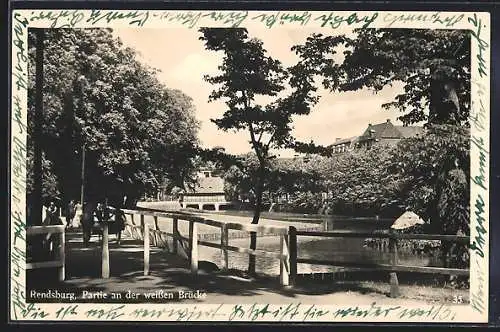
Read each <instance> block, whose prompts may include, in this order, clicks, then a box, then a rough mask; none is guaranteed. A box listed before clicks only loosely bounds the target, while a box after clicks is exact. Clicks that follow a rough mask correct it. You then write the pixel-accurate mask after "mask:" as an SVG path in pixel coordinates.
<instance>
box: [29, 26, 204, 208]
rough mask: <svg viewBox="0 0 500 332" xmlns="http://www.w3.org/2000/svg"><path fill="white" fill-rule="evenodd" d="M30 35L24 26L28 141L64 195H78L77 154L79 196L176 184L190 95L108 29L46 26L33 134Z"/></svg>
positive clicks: (191, 127)
mask: <svg viewBox="0 0 500 332" xmlns="http://www.w3.org/2000/svg"><path fill="white" fill-rule="evenodd" d="M34 39H35V36H34V35H32V34H31V33H30V39H29V40H30V45H29V46H30V47H29V54H30V63H29V70H30V86H29V89H30V93H29V94H28V96H30V97H29V100H28V107H29V108H28V112H29V113H28V125H29V126H28V129H29V130H28V143H29V142H30V141H32V140H33V139H37V140H39V141H40V142H41V143H42V150H43V151H44V156H45V158H46V159H47V161H48V162H47V163H46V164H47V167H46V169H47V170H48V169H50V172H51V175H52V177H50V179H52V178H56V179H57V189H58V191H59V192H60V193H61V195H62V197H60V198H61V199H62V200H63V201H68V200H69V199H78V198H79V197H80V195H79V192H80V184H81V180H80V170H81V165H82V158H83V153H85V188H86V190H85V194H86V200H94V199H102V198H103V197H104V196H109V197H110V198H111V199H113V200H114V201H115V202H116V203H121V199H122V197H123V196H127V198H128V199H129V202H134V200H135V199H137V198H139V197H140V196H141V195H142V194H143V193H144V192H145V191H146V190H148V188H152V187H154V186H157V185H158V183H159V182H161V181H160V180H161V178H162V177H164V176H166V177H168V178H170V179H172V180H173V182H174V183H175V184H178V185H182V184H183V179H182V174H184V173H186V172H187V171H188V170H189V169H190V163H191V162H190V160H191V157H192V156H193V154H194V145H195V144H196V143H197V138H196V134H197V128H198V123H197V121H196V120H195V118H194V108H193V105H192V102H191V100H190V98H189V97H187V96H186V95H184V94H183V93H182V92H180V91H177V90H172V89H168V88H166V87H165V86H163V85H162V84H161V83H160V82H159V81H158V80H157V78H156V70H154V69H152V68H149V67H147V66H145V65H143V64H141V63H140V62H139V61H138V60H137V57H136V54H135V52H134V51H133V50H132V49H130V48H125V47H124V46H123V45H122V44H121V42H120V41H119V40H118V39H117V38H114V37H113V35H112V31H111V30H109V29H52V30H47V31H46V38H45V50H44V81H43V94H44V96H43V110H42V111H43V124H42V134H41V135H42V136H41V137H37V138H34V137H33V136H32V135H33V133H32V128H33V117H32V115H33V113H34V107H35V106H34V102H33V99H32V97H31V96H33V93H32V91H33V90H34V88H35V80H34V72H35V69H36V68H35V62H34V43H33V42H34ZM49 165H50V167H48V166H49ZM179 174H181V175H179ZM45 178H46V179H47V177H45ZM44 183H45V185H48V182H47V181H44ZM29 191H30V188H28V192H29ZM44 191H45V189H44ZM52 198H54V197H52Z"/></svg>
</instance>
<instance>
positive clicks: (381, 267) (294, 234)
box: [289, 226, 470, 297]
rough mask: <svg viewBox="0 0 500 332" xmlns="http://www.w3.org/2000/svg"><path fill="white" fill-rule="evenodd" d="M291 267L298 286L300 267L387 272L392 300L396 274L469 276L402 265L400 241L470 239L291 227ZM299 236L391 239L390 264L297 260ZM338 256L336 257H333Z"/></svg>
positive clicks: (464, 271) (395, 293)
mask: <svg viewBox="0 0 500 332" xmlns="http://www.w3.org/2000/svg"><path fill="white" fill-rule="evenodd" d="M289 235H290V266H291V273H290V274H291V275H290V279H291V282H292V283H295V281H296V278H297V264H299V263H304V264H312V265H324V266H337V267H351V268H361V269H363V268H364V269H373V270H376V271H387V272H389V273H390V278H389V280H390V286H391V288H390V289H391V291H390V294H391V297H397V296H399V284H398V278H397V272H417V273H433V274H445V275H457V276H468V275H469V269H457V268H445V267H430V266H408V265H400V264H399V262H398V241H399V240H402V239H406V240H439V241H446V242H449V243H453V242H455V243H462V244H467V243H469V241H470V240H469V237H468V236H458V235H438V234H404V233H397V232H395V231H392V230H391V231H378V232H377V231H375V232H349V231H347V232H346V231H329V232H318V231H302V230H297V229H296V228H295V227H293V226H290V230H289ZM299 236H308V237H322V238H365V239H366V238H379V239H389V250H390V252H391V262H390V264H374V263H360V262H344V261H338V260H334V259H333V260H325V259H316V258H301V257H297V238H298V237H299ZM332 255H335V253H332Z"/></svg>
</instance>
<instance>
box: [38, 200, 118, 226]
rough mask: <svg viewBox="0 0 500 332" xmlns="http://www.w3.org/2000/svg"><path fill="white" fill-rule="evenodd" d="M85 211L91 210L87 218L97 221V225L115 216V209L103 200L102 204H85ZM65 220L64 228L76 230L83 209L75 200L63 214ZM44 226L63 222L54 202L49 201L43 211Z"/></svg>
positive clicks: (80, 220) (79, 223) (80, 221)
mask: <svg viewBox="0 0 500 332" xmlns="http://www.w3.org/2000/svg"><path fill="white" fill-rule="evenodd" d="M85 205H86V208H87V209H86V210H88V208H89V207H90V208H91V210H92V211H91V212H90V215H89V217H90V218H92V219H94V217H95V218H96V219H97V220H98V222H99V223H102V222H105V221H109V220H112V219H113V217H114V216H115V214H116V209H115V208H113V207H111V206H110V205H109V204H108V200H107V199H105V200H104V202H102V203H97V205H95V204H90V203H87V202H86V203H85ZM64 215H65V218H66V228H77V227H79V226H80V225H81V223H82V215H83V208H82V205H81V204H80V203H78V202H75V200H71V201H70V202H69V203H68V205H67V207H66V212H65V214H64ZM43 224H44V225H63V222H62V220H61V218H60V212H59V208H58V206H57V205H56V203H55V202H54V201H50V203H49V204H48V205H47V206H46V207H45V209H44V217H43Z"/></svg>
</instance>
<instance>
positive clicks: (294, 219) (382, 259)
mask: <svg viewBox="0 0 500 332" xmlns="http://www.w3.org/2000/svg"><path fill="white" fill-rule="evenodd" d="M231 213H232V212H231ZM238 214H239V215H241V216H243V212H239V213H238ZM212 217H213V215H211V218H212ZM263 217H265V218H269V219H272V220H280V221H282V222H286V224H291V225H293V224H294V223H300V224H301V225H303V224H304V223H308V224H310V225H311V226H317V227H318V229H321V230H323V229H325V230H328V231H331V230H338V231H358V232H369V231H374V230H384V229H388V228H390V226H391V225H392V221H377V220H375V219H372V220H369V219H368V220H356V221H354V220H346V219H345V218H338V217H331V216H319V215H304V216H302V218H301V216H300V215H291V214H281V215H280V214H278V213H273V215H272V216H271V215H266V214H264V216H263ZM264 224H265V223H262V225H264ZM213 242H218V241H217V240H214V241H213ZM297 242H298V243H297V256H298V257H299V258H315V259H327V260H335V261H340V262H362V263H385V264H390V259H391V255H390V253H389V251H388V249H377V248H372V247H369V246H366V245H365V239H362V238H359V239H358V238H318V237H306V236H299V237H298V241H297ZM229 245H231V246H237V247H244V248H248V247H249V245H250V239H249V238H234V239H230V240H229ZM257 249H261V250H265V251H271V252H279V250H280V239H279V236H266V237H259V238H258V239H257ZM199 254H200V260H206V261H211V262H213V263H215V264H217V265H218V266H219V267H220V266H221V262H222V253H221V251H220V250H219V249H215V248H209V247H203V249H202V250H200V252H199ZM228 256H229V268H230V269H238V270H246V269H247V266H248V255H247V254H244V253H237V252H231V251H230V252H229V253H228ZM398 259H399V264H401V265H411V266H437V267H438V266H442V265H441V262H440V261H439V259H437V258H436V257H430V256H426V255H423V254H415V253H413V252H411V251H410V250H408V251H405V250H402V249H400V250H399V251H398ZM256 270H257V272H258V273H261V274H269V275H277V274H279V270H280V267H279V260H278V259H275V258H272V257H262V256H261V257H259V256H257V258H256ZM333 271H336V268H335V267H330V266H319V265H309V264H298V266H297V272H298V273H299V274H300V273H311V272H333Z"/></svg>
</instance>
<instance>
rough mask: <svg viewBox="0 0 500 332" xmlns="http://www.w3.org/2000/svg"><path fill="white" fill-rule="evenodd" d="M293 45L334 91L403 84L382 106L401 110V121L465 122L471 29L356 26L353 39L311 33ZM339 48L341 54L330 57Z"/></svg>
mask: <svg viewBox="0 0 500 332" xmlns="http://www.w3.org/2000/svg"><path fill="white" fill-rule="evenodd" d="M295 49H296V50H297V52H298V53H299V54H300V55H301V57H302V58H304V59H306V60H307V61H311V62H314V63H315V64H316V67H317V73H318V74H320V75H322V76H323V77H324V80H323V85H324V86H325V87H326V88H328V89H331V90H332V91H355V90H358V89H362V88H368V89H370V90H372V91H374V92H378V91H380V90H382V89H383V88H384V87H386V86H389V85H392V84H394V83H395V82H402V83H403V86H404V91H403V92H402V93H401V94H399V95H397V96H396V97H395V99H394V101H392V102H388V103H385V104H384V105H383V107H385V108H397V109H399V110H400V111H401V112H402V113H403V114H402V115H401V116H400V118H399V119H400V120H401V121H402V122H403V123H405V124H411V123H416V122H421V121H425V122H429V123H439V124H442V123H454V124H460V123H463V122H466V121H467V120H468V116H469V109H470V54H471V53H470V32H469V31H466V30H430V29H422V30H419V29H358V30H354V36H352V37H349V36H323V35H321V34H313V35H312V36H311V37H309V38H308V39H307V41H306V43H304V44H303V45H297V46H296V47H295ZM340 51H343V58H342V57H341V58H334V57H332V55H334V54H335V53H338V52H340ZM334 59H340V61H339V63H337V62H335V61H334Z"/></svg>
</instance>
